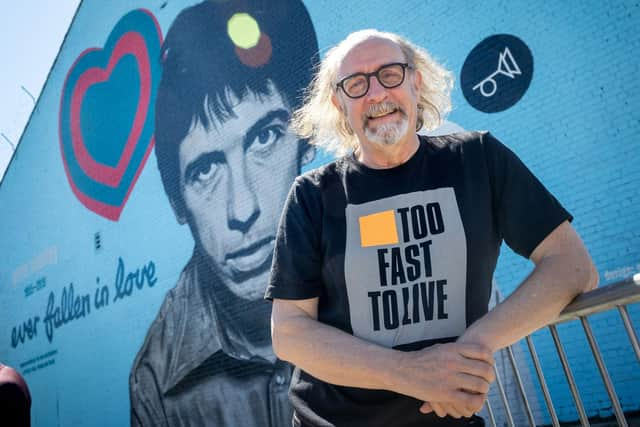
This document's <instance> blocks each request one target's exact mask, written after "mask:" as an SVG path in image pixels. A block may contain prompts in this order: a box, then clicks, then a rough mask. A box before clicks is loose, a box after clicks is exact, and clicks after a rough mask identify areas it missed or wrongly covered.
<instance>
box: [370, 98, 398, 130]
mask: <svg viewBox="0 0 640 427" xmlns="http://www.w3.org/2000/svg"><path fill="white" fill-rule="evenodd" d="M396 111H398V112H400V113H401V114H403V115H406V113H405V112H404V110H403V109H402V108H400V106H399V105H398V104H396V103H395V102H390V101H385V102H381V103H379V104H371V105H370V106H369V108H367V111H365V112H364V117H363V121H364V124H365V126H366V125H367V123H368V122H369V120H371V119H373V118H376V117H380V116H383V115H385V114H389V113H394V112H396Z"/></svg>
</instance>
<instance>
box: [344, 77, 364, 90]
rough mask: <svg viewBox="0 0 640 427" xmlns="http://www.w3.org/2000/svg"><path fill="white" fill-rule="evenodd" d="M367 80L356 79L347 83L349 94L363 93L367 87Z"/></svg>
mask: <svg viewBox="0 0 640 427" xmlns="http://www.w3.org/2000/svg"><path fill="white" fill-rule="evenodd" d="M365 81H366V80H365V78H364V77H354V78H352V79H349V80H348V81H347V92H349V93H355V92H359V91H361V90H362V89H363V88H364V86H365V84H366V83H365Z"/></svg>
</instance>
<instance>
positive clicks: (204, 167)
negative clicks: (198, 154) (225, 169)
mask: <svg viewBox="0 0 640 427" xmlns="http://www.w3.org/2000/svg"><path fill="white" fill-rule="evenodd" d="M218 169H220V165H219V164H218V163H217V162H215V161H212V159H209V158H208V157H206V156H205V157H203V158H200V159H198V160H196V162H195V163H194V164H193V165H192V167H190V171H189V173H188V174H187V180H186V181H187V184H190V185H198V186H202V185H206V184H207V183H209V182H211V180H213V179H214V178H215V176H216V175H217V172H218Z"/></svg>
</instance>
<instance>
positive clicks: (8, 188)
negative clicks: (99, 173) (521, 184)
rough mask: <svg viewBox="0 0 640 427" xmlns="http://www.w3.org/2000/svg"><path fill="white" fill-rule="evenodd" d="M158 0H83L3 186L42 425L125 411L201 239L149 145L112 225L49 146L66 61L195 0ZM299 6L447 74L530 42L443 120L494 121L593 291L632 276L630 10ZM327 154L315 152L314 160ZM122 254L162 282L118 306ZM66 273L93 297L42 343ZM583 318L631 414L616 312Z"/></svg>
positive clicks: (15, 350) (545, 357)
mask: <svg viewBox="0 0 640 427" xmlns="http://www.w3.org/2000/svg"><path fill="white" fill-rule="evenodd" d="M164 3H165V2H163V1H137V2H131V1H124V0H122V1H114V2H109V3H108V4H107V3H105V2H100V1H89V0H85V1H84V2H83V3H82V4H81V6H80V9H79V11H78V14H77V16H76V18H75V19H74V22H73V24H72V27H71V29H70V30H69V33H68V35H67V38H66V39H65V42H64V44H63V47H62V50H61V52H60V53H59V55H58V58H57V60H56V62H55V64H54V67H53V69H52V71H51V73H50V75H49V79H48V81H47V83H46V85H45V87H44V90H43V92H42V95H41V97H40V99H39V100H38V104H37V106H36V109H35V111H34V113H33V115H32V117H31V119H30V121H29V124H28V126H27V129H26V131H25V133H24V136H23V139H22V141H21V144H20V146H19V148H18V150H17V152H16V154H15V156H14V159H13V160H12V162H11V164H10V166H9V169H8V171H7V173H6V175H5V178H4V181H3V182H2V184H1V185H0V206H2V209H1V210H0V236H1V237H0V239H1V240H0V257H1V259H2V262H1V263H0V360H1V361H3V362H5V363H7V364H10V365H13V366H15V367H16V368H18V369H19V370H21V371H22V372H25V371H26V373H25V377H26V379H27V381H28V382H29V384H30V387H31V391H32V395H33V396H34V408H33V420H34V425H36V426H48V425H61V426H92V425H102V424H103V421H104V420H105V419H109V420H113V422H112V424H113V425H126V424H127V423H128V419H129V400H128V385H127V378H128V374H129V370H130V368H131V364H132V361H133V358H134V357H135V354H136V352H137V350H138V348H139V347H140V345H141V343H142V340H143V339H144V336H145V333H146V331H147V329H148V326H149V324H150V322H151V321H152V320H153V318H154V317H155V315H156V313H157V310H158V308H159V306H160V304H161V302H162V300H163V298H164V296H165V294H166V292H167V291H168V290H169V289H171V288H172V287H173V286H174V285H175V284H176V281H177V279H178V276H179V274H180V271H181V269H182V268H183V266H184V265H185V263H186V262H187V260H188V259H189V256H190V254H191V251H192V247H193V239H192V238H191V236H190V234H189V232H188V230H187V228H186V227H181V226H180V225H178V224H177V223H176V221H175V217H174V215H173V212H172V211H171V208H170V206H169V203H167V199H166V196H165V194H164V191H163V188H162V185H161V179H160V175H159V173H158V170H157V168H156V167H155V163H156V159H155V155H154V153H151V154H150V156H149V158H148V159H147V162H146V164H145V165H143V167H142V169H141V170H140V174H139V176H138V178H137V181H136V182H135V185H134V186H133V189H132V190H131V192H130V194H129V197H128V199H127V200H126V202H125V204H124V206H123V209H122V211H121V213H120V216H119V218H118V219H117V220H113V219H108V218H105V217H104V216H101V215H99V214H96V213H95V212H94V211H92V210H90V209H87V207H86V206H85V205H83V204H82V203H81V202H80V201H79V199H78V198H77V197H76V196H75V195H74V193H73V191H72V188H71V186H70V185H69V181H68V179H67V175H66V173H65V169H64V166H63V160H62V156H61V151H60V143H59V132H58V129H59V113H60V108H61V101H60V100H61V95H62V93H63V88H64V81H65V78H66V77H67V73H68V72H69V70H70V69H71V68H72V67H73V64H74V62H75V61H76V60H77V58H78V57H79V56H80V55H81V54H82V52H84V51H85V50H86V49H89V48H93V47H102V46H104V45H105V43H106V41H107V37H108V36H109V34H110V33H111V31H112V30H113V28H114V26H115V25H116V23H117V22H118V21H119V20H120V19H121V18H122V17H123V16H125V15H126V14H127V13H128V12H130V11H131V10H133V9H137V8H145V9H147V10H148V11H149V12H150V13H151V15H152V16H153V17H154V19H156V20H157V22H158V25H159V28H160V32H161V34H162V35H165V34H166V31H167V30H168V27H169V25H170V23H171V22H172V20H173V18H174V17H175V16H176V14H177V13H178V12H179V11H180V10H181V9H183V8H184V7H185V6H186V5H187V4H189V3H190V2H187V1H185V2H168V3H167V4H164ZM305 5H306V7H307V10H308V11H309V14H310V16H311V19H312V21H313V24H314V26H315V31H316V34H317V37H318V42H319V47H320V51H321V53H323V52H325V51H326V49H328V48H329V47H330V46H331V45H333V44H334V43H336V42H338V41H340V40H341V39H343V38H344V37H345V36H346V35H347V34H348V33H349V32H351V31H354V30H357V29H361V28H368V27H376V28H379V29H383V30H388V31H393V32H398V33H401V34H403V35H405V36H407V37H408V38H410V39H411V40H413V41H414V42H416V43H417V44H420V45H423V46H425V47H427V49H428V50H429V51H430V52H431V53H432V54H433V55H434V56H435V57H436V58H438V59H439V60H440V61H442V62H443V63H444V64H445V65H446V66H447V67H448V68H449V69H450V70H452V71H453V73H454V74H455V75H456V80H457V82H458V81H459V79H460V74H461V70H462V67H463V64H464V62H465V60H466V58H467V56H468V55H469V52H470V51H471V50H472V49H473V48H474V47H475V46H476V45H478V43H480V42H481V41H482V40H484V39H485V38H487V37H489V36H491V35H495V34H510V35H513V36H516V37H518V38H519V39H520V40H522V41H523V42H524V43H525V44H526V45H527V46H528V48H529V50H530V51H531V53H532V56H533V64H534V65H533V66H534V69H533V77H532V80H531V84H530V86H529V88H528V90H527V91H526V93H525V94H524V95H523V97H522V98H521V99H520V100H519V101H518V102H517V103H516V104H515V105H514V106H512V107H511V108H509V109H507V110H505V111H502V112H499V113H492V114H488V113H483V112H481V111H478V110H476V109H474V108H473V107H472V106H471V105H469V103H468V102H467V101H466V99H465V97H464V96H463V93H462V91H461V89H460V87H459V85H457V86H456V88H455V91H454V94H453V101H454V110H453V112H452V113H451V115H450V117H449V120H450V121H452V122H454V123H457V124H459V125H460V126H462V127H463V128H465V129H488V130H491V131H492V133H493V134H494V135H496V136H497V137H498V138H499V139H501V140H502V141H503V142H504V143H505V144H507V145H508V146H509V147H510V148H511V149H512V150H514V151H515V152H516V153H517V154H518V155H519V156H520V157H521V158H522V159H523V161H524V162H525V163H526V164H527V165H528V166H529V167H530V168H531V169H532V170H533V172H534V173H535V174H536V175H537V176H538V177H539V178H540V179H541V180H542V181H543V182H544V183H545V185H546V186H547V187H548V188H549V189H550V190H551V191H552V192H553V193H554V194H555V195H556V197H557V198H558V199H559V200H560V201H561V202H562V203H563V204H564V206H565V207H566V208H567V209H569V211H570V212H571V213H572V214H573V215H574V217H575V220H574V226H575V227H576V229H577V230H578V232H579V233H580V234H581V236H582V237H583V239H584V241H585V243H586V245H587V247H588V248H589V250H590V252H591V254H592V256H593V259H594V261H595V263H596V265H597V267H598V270H599V273H600V277H601V286H602V285H606V284H608V283H612V282H615V281H616V280H619V279H621V278H624V277H627V276H629V275H631V274H632V273H633V272H637V271H640V245H638V244H637V242H638V239H639V238H640V215H638V208H639V207H640V185H638V183H639V182H640V148H638V144H637V142H636V139H637V134H638V132H639V131H640V115H639V114H638V112H637V110H638V107H639V106H640V83H639V80H638V75H640V60H639V59H638V55H637V52H638V50H639V48H640V36H639V35H638V31H637V28H638V27H639V26H640V4H638V3H637V2H632V1H617V2H596V1H584V2H555V3H547V4H545V5H544V6H542V5H541V4H539V3H535V2H525V1H498V0H489V1H486V2H475V3H471V4H470V3H469V2H463V1H426V0H425V1H417V0H413V1H405V2H388V1H383V0H369V1H366V2H365V1H362V0H357V1H350V2H338V1H333V0H314V1H306V2H305ZM338 11H339V12H338ZM292 25H294V24H293V23H292ZM426 78H428V76H427V77H426ZM328 159H329V158H328V156H324V155H321V153H319V154H318V155H317V156H316V159H315V161H314V162H313V164H311V165H309V166H308V167H312V166H317V165H320V164H322V163H324V162H326V161H327V160H328ZM96 233H99V234H100V236H101V249H99V250H96V249H95V241H94V239H95V235H96ZM119 259H121V260H122V263H123V266H124V270H125V271H126V272H127V273H129V272H134V271H136V270H137V269H141V268H142V267H143V266H148V265H149V263H151V262H152V263H153V265H154V268H155V275H154V277H155V279H156V281H155V282H154V284H153V285H152V286H149V284H145V285H144V286H142V288H141V289H137V288H136V289H134V291H133V292H132V294H131V295H130V296H127V297H124V298H119V299H117V300H114V299H113V298H114V295H113V292H114V289H115V287H116V283H115V282H116V280H117V270H118V265H119ZM530 270H531V264H530V263H528V262H527V261H526V260H522V259H521V258H519V257H518V256H517V255H514V254H513V253H512V252H511V251H510V250H509V249H508V248H506V247H505V248H504V249H503V251H502V255H501V258H500V264H499V267H498V270H497V272H496V276H495V279H496V282H497V284H498V287H499V288H500V290H501V291H502V293H503V294H505V295H508V294H509V293H510V292H511V291H513V289H514V288H515V287H516V286H517V285H518V283H519V282H520V281H521V280H522V279H523V278H524V277H525V276H526V274H527V273H528V272H529V271H530ZM70 284H73V289H74V292H75V295H76V296H82V295H89V296H90V302H91V309H90V311H87V312H86V313H85V315H84V317H82V318H78V319H76V320H73V321H70V322H68V323H65V324H62V325H61V326H60V327H59V328H57V329H55V330H54V331H53V335H52V337H51V339H49V338H48V337H47V333H46V329H45V325H44V323H43V320H42V318H43V317H44V313H45V312H46V308H47V303H48V296H49V294H50V292H55V295H56V298H57V299H59V298H60V295H61V293H62V291H63V289H64V288H66V289H67V291H68V290H69V289H70ZM103 286H107V287H108V288H110V289H111V292H112V293H111V301H110V303H109V304H108V305H105V306H103V307H99V308H96V305H95V293H96V290H101V289H102V287H103ZM630 313H631V317H632V320H633V322H634V323H635V324H636V325H638V324H640V307H638V305H637V304H636V305H635V306H631V307H630ZM34 316H39V317H40V323H39V325H38V327H37V335H35V336H32V337H31V338H27V339H26V340H25V342H24V343H20V344H19V345H17V346H15V347H14V346H12V345H11V338H12V330H13V328H15V327H16V326H18V325H20V324H22V322H24V321H27V320H28V319H29V318H33V317H34ZM591 324H592V327H593V329H594V331H595V334H596V338H597V340H598V343H599V345H600V347H601V350H602V351H603V353H604V356H605V361H606V363H607V367H608V369H609V372H610V374H611V376H612V379H613V382H614V385H615V387H616V391H617V393H618V396H619V398H620V400H621V402H622V406H623V409H625V410H627V411H633V410H638V409H640V398H639V397H638V393H637V390H639V389H640V369H638V362H637V360H636V359H635V357H634V355H633V354H632V351H631V348H630V346H629V344H628V339H627V337H626V335H625V332H624V330H623V328H622V325H621V322H620V319H619V317H618V315H617V313H615V312H614V313H610V314H602V315H597V316H594V318H593V319H592V322H591ZM560 334H561V336H562V338H563V341H564V343H565V348H566V350H567V352H568V353H569V355H570V356H569V360H570V363H571V365H572V367H573V369H574V375H575V376H576V379H577V382H578V385H579V387H580V390H581V394H582V398H583V400H584V403H585V405H586V407H587V411H588V413H589V415H590V416H594V415H602V416H607V415H610V414H611V405H610V403H609V401H608V398H607V395H606V393H605V391H604V387H603V386H602V383H601V381H600V380H599V376H598V374H597V370H596V367H595V363H594V362H593V359H592V357H591V355H590V352H589V350H588V346H587V344H586V340H585V338H584V334H583V332H582V329H581V327H580V325H579V324H566V325H562V326H561V327H560ZM535 343H536V346H537V349H538V352H539V354H540V358H541V361H542V364H543V367H544V369H545V372H546V375H547V381H548V383H549V384H550V386H551V394H552V396H553V399H554V402H555V404H556V409H557V410H558V412H559V416H560V418H561V420H563V421H569V420H575V419H577V414H576V411H575V409H573V402H572V400H571V397H570V395H569V392H568V387H567V386H566V381H565V380H564V375H563V373H562V370H561V368H560V365H559V362H558V359H557V356H556V355H555V351H554V348H553V343H552V342H551V339H550V337H549V335H548V333H547V332H545V331H541V332H538V333H536V334H535ZM98 362H99V363H98ZM526 366H528V367H529V369H531V366H530V365H529V364H526ZM79 390H82V393H78V391H79ZM538 399H539V401H540V402H542V397H541V396H538ZM535 415H536V419H537V420H538V423H540V424H543V423H547V424H548V423H549V422H550V421H549V418H548V416H547V415H546V411H545V407H544V404H543V403H541V404H539V405H537V410H536V414H535Z"/></svg>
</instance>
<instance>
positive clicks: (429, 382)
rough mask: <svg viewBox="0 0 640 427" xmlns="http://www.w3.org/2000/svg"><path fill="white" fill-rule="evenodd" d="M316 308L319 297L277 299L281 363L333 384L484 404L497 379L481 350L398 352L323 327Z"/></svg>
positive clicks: (275, 333) (276, 343)
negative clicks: (284, 362)
mask: <svg viewBox="0 0 640 427" xmlns="http://www.w3.org/2000/svg"><path fill="white" fill-rule="evenodd" d="M317 307H318V299H317V298H312V299H307V300H281V299H274V303H273V313H272V324H271V329H272V339H273V348H274V352H275V353H276V355H277V356H278V357H279V358H281V359H283V360H286V361H288V362H291V363H292V364H294V365H296V366H298V367H299V368H301V369H303V370H304V371H306V372H308V373H309V374H311V375H313V376H314V377H316V378H319V379H321V380H322V381H325V382H328V383H331V384H336V385H342V386H350V387H360V388H368V389H384V390H391V391H394V392H397V393H401V394H404V395H408V396H412V397H415V398H417V399H420V400H435V401H446V402H455V403H457V404H460V405H464V406H477V405H482V402H483V401H484V397H485V395H486V393H487V392H488V390H489V383H490V382H491V381H493V379H494V373H493V357H492V354H491V352H490V351H489V350H488V349H486V348H484V347H483V346H482V345H478V344H460V343H452V344H444V345H436V346H433V347H430V348H427V349H424V350H421V351H415V352H401V351H396V350H392V349H388V348H385V347H382V346H379V345H376V344H373V343H370V342H367V341H364V340H362V339H360V338H357V337H354V336H353V335H350V334H347V333H345V332H343V331H341V330H339V329H336V328H334V327H331V326H329V325H325V324H323V323H320V322H319V321H318V320H317ZM462 390H468V391H469V392H465V391H462ZM474 393H478V394H474Z"/></svg>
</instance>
